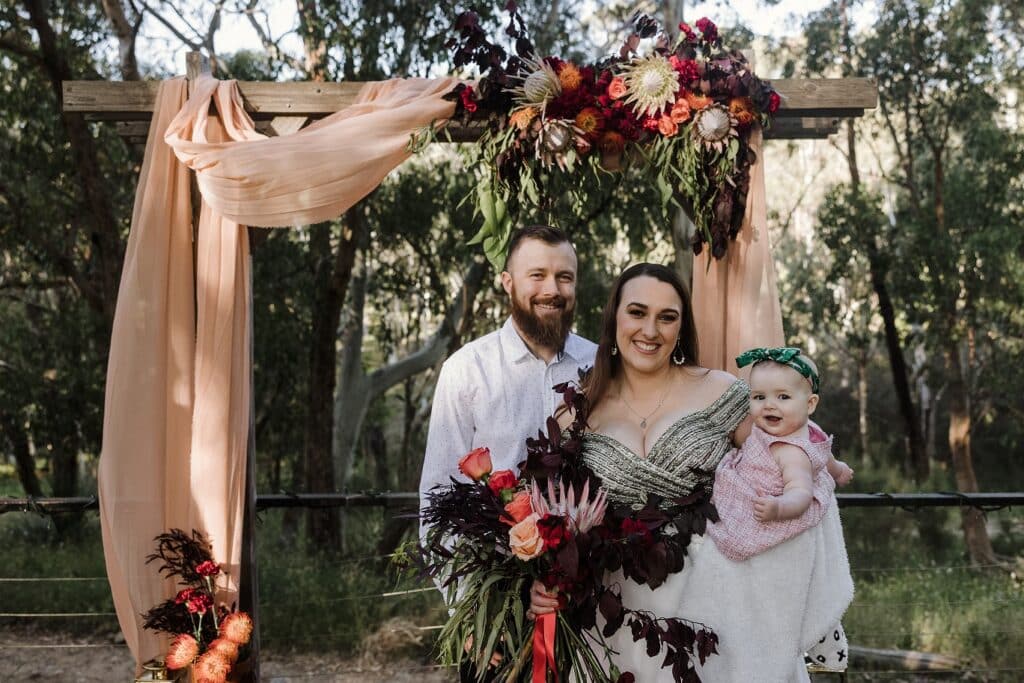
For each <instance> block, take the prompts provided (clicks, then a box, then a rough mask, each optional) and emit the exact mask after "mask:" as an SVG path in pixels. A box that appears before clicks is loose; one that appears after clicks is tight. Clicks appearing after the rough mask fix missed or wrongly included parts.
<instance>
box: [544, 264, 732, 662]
mask: <svg viewBox="0 0 1024 683" xmlns="http://www.w3.org/2000/svg"><path fill="white" fill-rule="evenodd" d="M697 352H698V344H697V336H696V330H695V329H694V324H693V314H692V310H691V305H690V296H689V293H688V292H687V290H686V287H685V286H684V285H683V283H682V282H681V281H680V280H679V278H678V276H677V275H676V274H675V273H674V272H673V271H672V270H670V269H669V268H666V267H665V266H661V265H657V264H652V263H640V264H637V265H634V266H631V267H630V268H628V269H626V271H625V272H623V273H622V275H621V276H620V277H619V279H618V280H617V281H616V282H615V285H614V287H613V289H612V292H611V295H610V297H609V300H608V303H607V304H606V306H605V309H604V313H603V317H602V330H601V338H600V341H599V345H598V350H597V356H596V358H595V361H594V368H593V370H592V371H591V373H590V375H589V376H588V378H587V380H586V383H585V384H584V386H583V390H584V392H585V394H586V395H587V397H588V399H589V405H590V413H589V415H588V426H589V429H590V431H589V432H588V434H587V438H586V442H585V445H584V452H585V457H586V459H587V464H588V465H589V466H590V467H591V468H592V469H593V470H594V472H595V473H596V474H597V475H598V476H600V477H601V478H602V480H603V484H604V487H605V489H606V490H607V492H608V496H609V497H610V498H612V499H614V500H618V501H621V502H627V503H637V502H641V501H642V500H644V499H645V498H646V496H647V494H648V493H657V494H660V495H661V496H663V497H665V498H679V497H682V496H686V495H689V494H691V493H693V492H694V491H696V490H699V489H703V490H710V489H711V487H712V484H713V478H714V471H715V468H716V467H717V465H718V463H719V461H720V460H721V459H722V457H723V456H724V455H725V454H726V453H727V452H728V451H729V450H730V449H731V448H732V447H733V446H734V445H738V444H740V443H741V442H742V441H743V439H745V438H746V435H747V434H748V433H749V432H750V420H749V419H748V416H747V414H748V405H749V388H748V387H747V384H746V383H745V382H743V381H742V380H738V379H736V378H735V377H734V376H733V375H730V374H729V373H726V372H722V371H719V370H708V369H705V368H701V367H700V366H699V365H697ZM562 419H563V420H564V421H566V422H568V421H569V419H570V416H562ZM702 541H703V539H702V538H700V537H695V540H694V541H693V542H691V544H690V549H689V558H688V560H687V563H686V565H685V567H684V569H683V571H681V572H679V573H677V574H674V575H672V576H670V577H669V578H668V580H667V581H666V582H665V583H664V584H663V585H661V586H660V587H659V588H658V589H657V590H654V591H652V590H651V589H650V588H648V587H647V586H640V585H637V584H636V583H633V582H632V581H629V580H627V579H625V578H624V577H623V576H622V575H621V574H618V573H616V574H613V575H611V576H610V577H609V578H608V581H609V582H610V583H617V584H618V585H619V586H620V587H621V590H622V598H623V603H624V604H627V605H629V606H630V608H632V609H640V610H649V611H651V612H653V613H654V614H656V615H658V616H660V617H683V618H687V619H690V620H693V621H703V622H704V623H705V624H707V625H708V626H709V627H711V628H712V629H714V628H715V623H714V619H713V618H711V617H713V616H714V615H713V614H712V615H706V616H704V618H702V619H699V620H698V619H696V618H695V617H694V615H693V614H692V613H690V612H689V611H688V610H687V603H688V601H689V599H690V596H691V593H690V592H691V590H692V588H691V587H690V586H688V580H689V578H690V576H691V574H692V573H693V565H694V564H695V561H696V559H697V557H698V555H699V551H700V549H701V547H702ZM717 587H718V586H712V587H704V588H702V590H708V589H710V590H712V591H714V590H715V589H716V588H717ZM721 588H722V589H723V590H726V589H727V587H725V586H721ZM556 606H557V599H556V598H554V597H553V596H551V595H550V594H547V593H546V591H545V589H544V586H543V584H540V583H536V584H535V585H534V586H533V589H532V590H531V608H530V609H531V612H532V613H533V614H543V613H545V612H549V611H551V610H552V609H554V608H555V607H556ZM609 645H610V646H611V647H612V648H613V650H615V651H617V652H618V653H619V654H618V656H617V657H616V665H617V666H618V668H619V669H620V670H622V671H631V672H632V673H633V674H635V676H636V680H638V681H644V682H647V681H671V680H672V676H671V673H670V670H669V669H662V668H661V663H662V662H661V659H660V658H657V659H652V658H650V657H648V656H647V654H646V652H645V646H644V643H643V641H642V640H641V642H640V643H634V642H633V639H632V636H631V634H630V633H629V630H628V629H620V630H619V632H618V633H616V634H615V635H614V636H613V637H612V638H611V639H609ZM714 659H715V658H714V657H713V658H712V660H714ZM711 663H712V662H709V665H710V664H711ZM707 680H714V678H710V677H708V678H707Z"/></svg>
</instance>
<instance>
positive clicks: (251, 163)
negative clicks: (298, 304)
mask: <svg viewBox="0 0 1024 683" xmlns="http://www.w3.org/2000/svg"><path fill="white" fill-rule="evenodd" d="M455 83H456V81H455V80H454V79H434V80H425V79H407V80H397V79H396V80H391V81H384V82H379V83H368V84H366V85H365V86H364V87H363V89H362V91H361V92H360V95H359V97H358V98H357V101H356V103H355V104H353V105H352V106H351V107H348V108H346V109H344V110H342V111H340V112H337V113H336V114H333V115H332V116H329V117H327V118H325V119H323V120H321V121H319V122H317V123H314V124H313V125H311V126H309V127H307V128H306V129H304V130H302V131H300V132H298V133H296V134H294V135H291V136H287V137H281V138H264V136H262V135H260V134H258V133H256V132H255V129H254V127H253V124H252V120H251V119H250V118H249V116H248V114H246V112H245V110H244V107H243V103H242V98H241V96H240V94H239V92H238V88H237V86H236V84H235V83H234V82H233V81H228V82H220V81H217V80H215V79H213V78H211V77H208V76H207V77H201V78H200V79H198V80H197V81H196V83H195V91H194V92H193V94H192V96H191V98H189V99H188V101H187V102H186V92H187V85H186V82H185V81H184V79H175V80H171V81H167V82H164V83H162V84H161V86H160V88H159V91H158V94H157V102H156V106H155V110H154V114H153V122H152V125H151V126H150V132H149V139H148V141H147V144H146V156H145V160H144V162H143V167H142V172H141V174H140V177H139V185H138V189H137V191H136V200H135V210H134V213H133V215H132V226H131V233H130V234H129V238H128V249H127V252H126V256H125V263H124V269H123V273H122V277H121V287H120V290H119V293H118V302H117V312H116V315H115V317H114V328H113V336H112V339H111V347H110V359H109V364H108V369H107V385H106V400H105V410H104V425H103V426H104V428H103V451H102V453H103V455H102V457H101V458H100V466H99V495H100V519H101V525H102V529H103V547H104V554H105V557H106V564H107V574H108V577H109V579H110V586H111V592H112V593H113V597H114V606H115V609H116V610H117V615H118V620H119V621H120V624H121V629H122V631H123V632H124V635H125V640H126V642H127V643H128V646H129V648H130V649H131V651H132V654H133V655H134V656H135V659H136V662H137V663H139V664H141V663H142V662H144V661H146V660H148V659H151V658H153V657H156V656H160V655H162V654H163V652H164V649H165V647H166V644H167V641H166V639H164V638H162V637H158V636H157V635H155V634H153V633H152V632H150V631H145V630H144V629H143V628H142V618H141V616H140V615H141V613H143V612H145V611H146V610H148V609H149V608H150V607H153V606H154V605H156V604H157V603H159V602H160V601H162V600H164V599H166V598H168V597H172V596H173V595H174V592H175V590H176V588H175V584H174V582H173V581H162V580H160V579H159V577H158V575H157V573H156V569H157V567H156V566H155V565H152V564H151V565H148V566H147V565H146V564H145V558H146V555H148V554H149V553H150V552H152V550H153V538H154V537H155V536H156V535H157V534H159V533H161V532H163V531H165V530H167V529H169V528H172V527H178V528H181V529H185V530H186V531H187V530H190V529H193V528H194V529H199V530H201V531H203V532H205V533H206V534H207V536H208V537H209V538H210V540H211V542H212V545H213V552H214V557H215V559H216V560H217V561H218V562H220V563H222V565H223V566H224V568H225V570H226V571H227V573H228V574H227V576H226V577H223V578H222V582H221V585H220V588H221V589H222V590H223V591H225V593H224V594H223V595H224V597H225V599H226V600H227V601H228V602H230V601H231V600H233V599H234V594H235V593H236V592H237V589H238V586H237V577H238V575H239V559H240V554H241V547H240V546H241V533H242V510H243V503H244V491H245V456H246V443H247V438H248V429H249V395H250V391H251V387H250V367H249V345H250V344H251V343H252V340H251V339H250V337H249V329H250V325H249V320H248V317H247V316H248V315H249V311H248V305H247V302H248V299H249V287H250V283H249V278H250V274H249V245H248V239H247V234H246V232H245V226H249V225H251V226H264V227H272V226H298V225H304V224H308V223H314V222H318V221H323V220H328V219H331V218H334V217H336V216H338V215H340V214H341V213H342V212H344V211H345V210H346V209H348V208H349V207H351V206H352V205H353V204H355V203H356V202H357V201H359V200H360V199H362V198H363V197H365V196H366V195H367V194H368V193H369V192H370V191H371V190H373V188H375V187H376V186H377V185H378V184H379V183H380V182H381V180H383V178H384V177H385V176H386V175H387V174H388V173H389V172H390V171H391V170H392V169H393V168H394V167H395V166H397V165H398V164H399V163H401V162H402V161H403V160H405V159H406V158H407V157H408V155H409V152H408V151H407V149H406V147H407V144H408V141H409V136H410V134H411V133H412V132H414V131H415V130H416V129H418V128H420V127H422V126H426V125H429V124H431V123H432V122H435V121H436V122H442V121H444V120H445V119H447V118H448V117H449V116H451V114H452V112H453V110H454V105H453V103H451V102H447V101H445V100H443V99H442V98H441V96H442V95H443V94H444V93H446V92H448V91H449V90H451V88H452V87H453V86H454V85H455ZM211 103H212V104H213V106H214V110H215V113H213V114H211V113H210V106H211ZM189 169H192V170H194V171H195V172H196V177H197V181H198V185H199V189H200V191H201V193H202V199H203V201H202V207H201V210H200V220H199V226H198V232H197V244H196V255H195V270H194V271H193V254H192V213H191V199H190V188H189ZM193 276H194V277H195V288H193Z"/></svg>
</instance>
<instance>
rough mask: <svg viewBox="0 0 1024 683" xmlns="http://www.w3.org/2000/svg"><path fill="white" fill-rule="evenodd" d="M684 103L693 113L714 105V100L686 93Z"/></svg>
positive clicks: (693, 93)
mask: <svg viewBox="0 0 1024 683" xmlns="http://www.w3.org/2000/svg"><path fill="white" fill-rule="evenodd" d="M686 103H687V104H688V105H690V109H691V110H693V111H700V110H701V109H703V108H704V107H707V106H709V105H711V104H714V100H712V99H711V98H710V97H707V96H706V95H698V94H697V93H695V92H688V93H686Z"/></svg>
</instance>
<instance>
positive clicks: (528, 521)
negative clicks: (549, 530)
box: [508, 512, 544, 562]
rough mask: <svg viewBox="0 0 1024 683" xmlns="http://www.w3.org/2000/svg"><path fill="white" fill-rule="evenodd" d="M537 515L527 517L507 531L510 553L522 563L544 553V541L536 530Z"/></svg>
mask: <svg viewBox="0 0 1024 683" xmlns="http://www.w3.org/2000/svg"><path fill="white" fill-rule="evenodd" d="M538 519H539V517H537V513H535V512H534V513H531V514H529V515H527V516H526V517H525V518H524V519H523V521H521V522H519V523H518V524H516V525H515V526H514V527H512V528H511V529H509V530H508V544H509V547H511V548H512V553H513V554H514V555H515V556H516V557H518V558H519V559H520V560H523V561H524V562H526V561H528V560H532V559H533V558H535V557H537V556H538V555H540V554H541V553H543V552H544V539H543V538H541V535H540V531H538V530H537V520H538Z"/></svg>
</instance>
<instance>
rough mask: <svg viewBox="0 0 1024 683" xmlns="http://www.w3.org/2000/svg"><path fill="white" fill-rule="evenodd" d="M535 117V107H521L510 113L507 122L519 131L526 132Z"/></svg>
mask: <svg viewBox="0 0 1024 683" xmlns="http://www.w3.org/2000/svg"><path fill="white" fill-rule="evenodd" d="M536 117H537V107H523V108H522V109H516V110H515V111H514V112H512V116H510V117H508V122H509V124H510V125H513V126H515V127H516V128H518V129H519V130H526V129H527V128H528V127H529V125H530V122H531V121H533V119H535V118H536Z"/></svg>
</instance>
